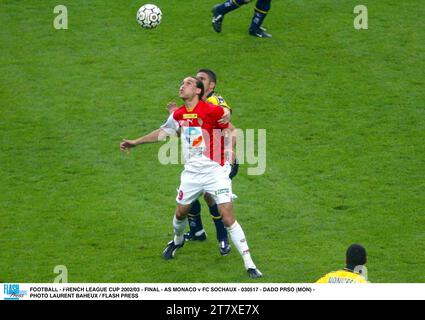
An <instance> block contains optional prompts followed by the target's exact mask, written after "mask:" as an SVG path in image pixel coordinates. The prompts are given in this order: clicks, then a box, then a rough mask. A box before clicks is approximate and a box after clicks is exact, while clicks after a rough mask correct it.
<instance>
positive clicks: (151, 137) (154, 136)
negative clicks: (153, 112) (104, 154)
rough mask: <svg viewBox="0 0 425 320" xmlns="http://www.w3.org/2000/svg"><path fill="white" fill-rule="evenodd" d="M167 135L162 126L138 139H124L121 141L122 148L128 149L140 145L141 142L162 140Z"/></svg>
mask: <svg viewBox="0 0 425 320" xmlns="http://www.w3.org/2000/svg"><path fill="white" fill-rule="evenodd" d="M166 136H168V134H167V133H166V132H165V131H164V130H163V129H161V128H160V129H157V130H155V131H152V132H151V133H149V134H147V135H145V136H143V137H140V138H138V139H136V140H127V139H123V141H122V142H121V143H120V149H121V151H127V150H129V149H131V148H134V147H136V146H138V145H139V144H145V143H153V142H158V141H162V140H164V139H165V137H166Z"/></svg>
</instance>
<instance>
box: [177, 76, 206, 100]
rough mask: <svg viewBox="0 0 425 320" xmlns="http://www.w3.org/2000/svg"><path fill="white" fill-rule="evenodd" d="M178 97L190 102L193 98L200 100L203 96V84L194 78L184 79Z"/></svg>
mask: <svg viewBox="0 0 425 320" xmlns="http://www.w3.org/2000/svg"><path fill="white" fill-rule="evenodd" d="M179 95H180V98H182V99H183V100H185V101H186V100H192V99H193V98H194V97H198V99H199V100H200V99H202V96H203V95H204V84H203V83H202V81H201V80H200V79H197V78H196V77H193V76H189V77H186V78H184V80H183V81H182V83H181V85H180V90H179Z"/></svg>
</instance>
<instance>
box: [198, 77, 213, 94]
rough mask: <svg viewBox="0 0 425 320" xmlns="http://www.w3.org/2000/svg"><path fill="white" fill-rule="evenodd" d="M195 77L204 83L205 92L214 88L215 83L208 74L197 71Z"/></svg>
mask: <svg viewBox="0 0 425 320" xmlns="http://www.w3.org/2000/svg"><path fill="white" fill-rule="evenodd" d="M196 77H197V78H198V79H199V80H201V81H202V83H203V84H204V88H205V94H208V93H210V92H211V91H213V90H214V87H215V83H214V82H212V81H211V79H210V77H209V76H208V74H207V73H205V72H198V74H197V75H196Z"/></svg>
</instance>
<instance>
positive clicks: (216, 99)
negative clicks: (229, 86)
mask: <svg viewBox="0 0 425 320" xmlns="http://www.w3.org/2000/svg"><path fill="white" fill-rule="evenodd" d="M207 101H208V102H210V103H212V104H213V105H216V106H219V107H222V108H227V109H229V110H230V111H232V108H230V106H229V105H228V104H227V102H226V100H224V98H223V97H222V96H219V95H217V94H214V95H212V96H211V97H209V98H208V100H207Z"/></svg>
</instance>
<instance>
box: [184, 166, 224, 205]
mask: <svg viewBox="0 0 425 320" xmlns="http://www.w3.org/2000/svg"><path fill="white" fill-rule="evenodd" d="M230 170H231V167H230V165H229V164H226V165H224V166H220V165H219V164H217V166H216V167H214V169H213V170H211V171H209V172H205V173H199V172H194V171H190V170H187V169H186V168H185V170H184V171H183V172H182V174H181V179H180V187H179V190H178V191H177V198H176V201H177V203H179V204H182V205H188V204H191V203H192V202H194V201H195V200H196V199H198V198H199V196H200V195H201V194H203V193H204V192H206V193H209V194H210V195H211V196H212V197H213V199H214V201H215V202H216V203H217V204H221V203H227V202H231V201H232V180H231V179H230V178H229V173H230Z"/></svg>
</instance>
